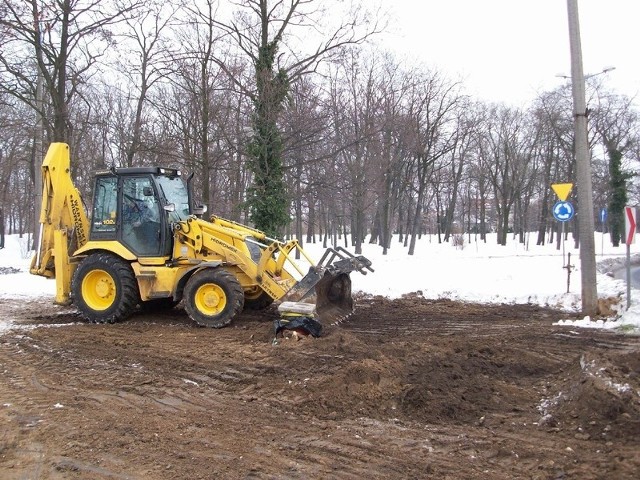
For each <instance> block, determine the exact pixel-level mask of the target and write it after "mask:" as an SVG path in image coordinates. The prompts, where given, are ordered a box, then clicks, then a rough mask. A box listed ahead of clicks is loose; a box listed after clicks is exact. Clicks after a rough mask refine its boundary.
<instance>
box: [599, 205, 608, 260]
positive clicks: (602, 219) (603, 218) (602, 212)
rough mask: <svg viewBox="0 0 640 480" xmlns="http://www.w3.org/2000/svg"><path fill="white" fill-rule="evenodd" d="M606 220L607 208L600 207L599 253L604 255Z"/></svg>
mask: <svg viewBox="0 0 640 480" xmlns="http://www.w3.org/2000/svg"><path fill="white" fill-rule="evenodd" d="M606 222H607V209H606V208H604V207H603V208H602V210H600V224H601V227H602V235H601V236H600V255H601V256H604V226H605V224H606Z"/></svg>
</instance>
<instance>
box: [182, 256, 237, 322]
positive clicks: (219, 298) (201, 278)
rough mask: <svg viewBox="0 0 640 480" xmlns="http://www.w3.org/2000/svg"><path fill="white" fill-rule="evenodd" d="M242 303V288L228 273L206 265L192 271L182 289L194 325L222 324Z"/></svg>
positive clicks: (235, 313)
mask: <svg viewBox="0 0 640 480" xmlns="http://www.w3.org/2000/svg"><path fill="white" fill-rule="evenodd" d="M243 306H244V291H243V290H242V287H241V286H240V282H238V279H237V278H236V277H235V275H233V274H232V273H230V272H228V271H226V270H224V269H222V268H206V269H204V270H200V271H199V272H196V273H194V274H193V276H192V277H191V278H190V279H189V280H188V281H187V285H186V286H185V289H184V308H185V310H186V311H187V313H188V314H189V317H191V319H192V320H193V321H194V322H196V323H197V324H198V325H201V326H204V327H212V328H222V327H225V326H227V325H229V323H231V320H233V317H235V316H236V315H237V314H238V313H240V312H241V311H242V307H243Z"/></svg>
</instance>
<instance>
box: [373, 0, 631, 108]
mask: <svg viewBox="0 0 640 480" xmlns="http://www.w3.org/2000/svg"><path fill="white" fill-rule="evenodd" d="M385 5H387V6H389V8H390V9H391V11H392V18H391V22H392V33H390V34H389V35H388V36H386V37H385V42H386V43H387V45H388V46H389V47H391V48H392V49H393V50H394V51H396V53H398V54H400V55H402V56H406V57H408V58H409V59H411V58H418V59H419V60H420V61H422V62H424V63H425V64H426V65H427V66H432V67H436V68H437V69H438V70H439V71H441V72H443V73H446V74H447V75H449V76H450V77H452V78H453V79H457V78H459V77H460V78H462V79H463V80H464V84H465V85H466V87H467V89H468V92H469V93H471V94H472V95H474V96H475V97H476V98H479V99H483V100H487V101H502V102H506V103H508V104H513V105H516V106H526V105H528V104H529V103H530V102H531V101H532V100H533V99H534V98H535V97H536V96H537V94H538V93H539V92H542V91H545V90H551V89H553V88H556V87H557V86H559V85H561V84H562V82H567V81H568V80H563V79H561V78H558V77H556V75H557V74H565V75H569V74H570V71H571V63H570V49H569V27H568V19H567V2H566V0H393V1H391V2H385ZM578 8H579V13H580V29H581V39H582V53H583V63H584V72H585V74H592V73H597V72H600V71H602V69H603V68H605V67H610V66H613V67H615V68H616V69H615V70H613V71H611V72H609V73H607V74H605V76H604V77H603V78H602V80H603V82H604V83H605V85H606V86H607V87H608V88H610V89H613V90H615V91H617V92H619V93H623V94H626V95H629V96H636V95H638V98H636V104H639V103H640V95H639V94H640V51H639V50H640V0H578Z"/></svg>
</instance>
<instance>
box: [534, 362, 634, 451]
mask: <svg viewBox="0 0 640 480" xmlns="http://www.w3.org/2000/svg"><path fill="white" fill-rule="evenodd" d="M540 410H541V412H542V413H543V419H542V423H543V424H547V425H552V426H556V427H565V428H566V427H569V428H570V429H572V430H575V431H576V432H577V433H576V435H578V438H580V437H583V438H585V439H590V438H594V439H595V438H597V439H611V438H626V437H634V436H635V437H636V438H637V436H638V434H640V351H631V352H607V353H606V354H594V353H585V354H584V355H583V356H582V357H581V358H580V362H579V366H577V367H576V368H574V369H573V370H572V372H571V375H570V378H569V379H568V381H566V382H565V383H564V384H563V385H561V389H560V390H559V391H558V392H557V393H556V394H555V395H554V396H553V397H551V398H550V399H548V400H546V401H545V402H543V405H541V408H540Z"/></svg>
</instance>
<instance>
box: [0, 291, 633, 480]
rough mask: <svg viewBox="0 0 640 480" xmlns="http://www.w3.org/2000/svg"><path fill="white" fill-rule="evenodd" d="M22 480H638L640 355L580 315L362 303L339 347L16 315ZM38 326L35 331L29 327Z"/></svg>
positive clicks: (6, 465)
mask: <svg viewBox="0 0 640 480" xmlns="http://www.w3.org/2000/svg"><path fill="white" fill-rule="evenodd" d="M0 309H1V311H2V312H3V315H5V316H10V317H11V318H14V319H17V321H19V322H20V323H21V325H23V327H22V328H20V329H14V330H10V331H5V332H3V333H1V334H0V425H1V427H2V428H1V430H0V478H2V479H189V480H194V479H221V478H222V479H223V478H230V479H236V478H238V479H244V478H247V479H250V478H257V479H271V478H273V479H276V478H277V479H281V478H282V479H311V478H313V479H316V478H318V479H319V478H322V479H327V478H328V479H331V478H336V479H362V478H367V479H386V478H390V479H395V478H408V479H409V478H437V479H480V478H482V479H488V478H491V479H514V478H533V479H569V478H571V479H614V478H615V479H627V478H628V479H631V478H638V477H637V475H638V472H639V471H640V338H639V337H637V336H630V335H621V334H616V333H610V332H605V331H602V330H586V329H580V330H578V329H574V328H571V327H560V326H554V325H553V322H554V321H556V320H558V319H560V318H567V317H568V315H567V314H566V313H560V312H556V311H553V310H547V309H544V308H540V307H535V306H486V305H473V304H464V303H455V302H449V301H445V300H440V301H428V300H424V299H421V298H419V297H407V298H404V299H400V300H388V299H383V298H359V299H358V300H357V311H356V313H355V314H354V315H353V316H352V317H351V318H350V320H349V321H347V322H344V323H342V324H340V325H337V326H327V327H325V331H324V336H323V337H321V338H318V339H312V338H306V339H302V340H299V341H296V340H294V339H280V340H279V342H278V344H276V345H274V344H273V343H272V339H273V333H272V321H273V319H274V316H275V314H274V312H273V311H272V310H268V311H266V312H262V313H261V314H256V313H247V314H243V315H242V316H241V317H240V318H239V319H237V320H235V321H234V322H233V323H232V325H231V326H230V327H227V328H224V329H221V330H213V329H205V328H198V327H196V326H194V325H193V324H192V323H191V322H190V321H189V320H188V318H187V317H186V314H185V313H184V312H183V311H182V310H180V309H179V308H178V309H174V310H172V311H170V312H165V313H163V314H155V315H149V314H139V315H136V316H134V317H133V318H132V319H130V320H129V321H127V322H125V323H121V324H116V325H89V324H85V323H83V322H81V321H80V320H79V318H78V317H77V316H76V315H75V314H74V312H73V311H72V310H68V309H62V308H61V307H56V306H53V305H51V304H50V303H49V300H48V299H43V300H42V301H34V302H27V303H25V302H18V301H14V300H7V299H2V300H0ZM24 325H33V326H35V327H34V328H25V327H24Z"/></svg>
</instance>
